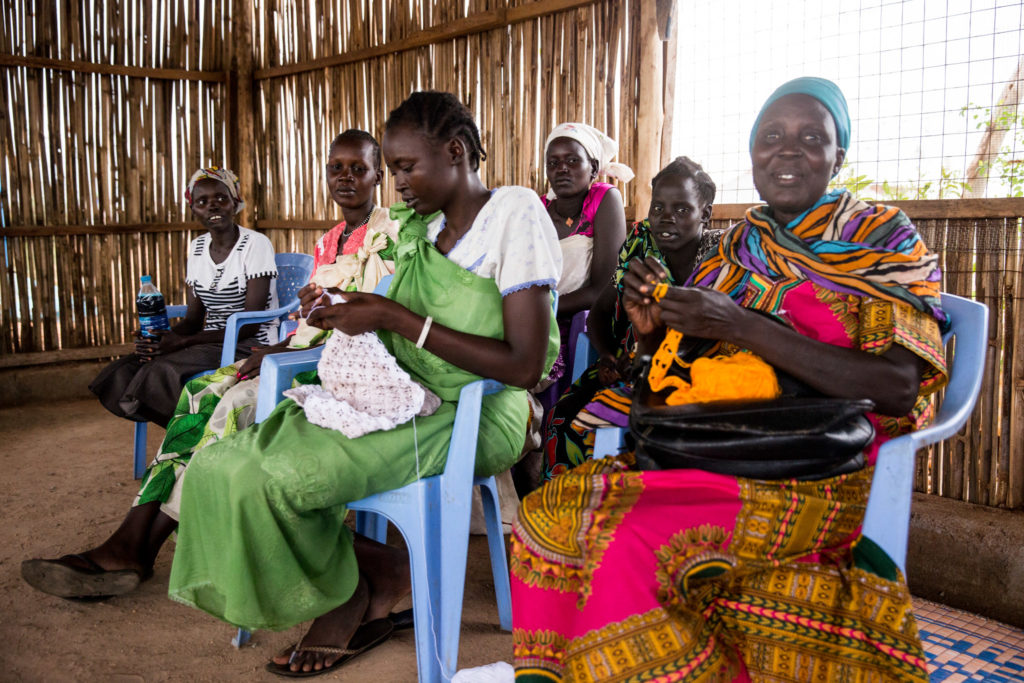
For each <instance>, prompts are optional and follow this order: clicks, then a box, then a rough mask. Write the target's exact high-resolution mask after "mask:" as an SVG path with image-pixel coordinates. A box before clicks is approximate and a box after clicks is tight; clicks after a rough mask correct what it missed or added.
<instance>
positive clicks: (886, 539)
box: [594, 293, 988, 575]
mask: <svg viewBox="0 0 1024 683" xmlns="http://www.w3.org/2000/svg"><path fill="white" fill-rule="evenodd" d="M942 308H943V309H944V310H945V311H946V313H947V314H948V315H949V318H950V321H951V323H952V325H951V327H950V330H949V332H947V333H946V334H945V335H943V338H942V340H943V342H945V343H946V344H948V343H949V340H950V338H955V339H956V345H955V347H954V351H953V355H952V358H951V359H950V360H949V384H948V385H947V386H946V390H945V395H944V396H943V398H942V404H941V405H940V406H939V410H938V414H937V415H936V417H935V420H934V421H933V422H932V424H930V425H928V426H927V427H925V428H924V429H920V430H918V431H916V432H911V433H909V434H904V435H903V436H900V437H897V438H895V439H892V440H891V441H886V442H885V443H884V444H882V446H881V448H879V449H878V459H877V461H876V463H875V473H874V475H873V476H872V478H871V494H870V495H869V496H868V505H867V510H866V511H865V513H864V525H863V528H862V531H861V533H862V535H863V536H864V537H866V538H868V539H870V540H871V541H872V542H874V543H875V544H876V545H877V546H878V547H880V548H881V549H882V550H884V551H885V554H886V555H888V556H889V558H890V559H891V560H892V561H893V563H895V564H896V566H898V567H899V568H900V571H901V572H903V574H904V575H906V573H907V568H906V564H907V536H908V535H909V533H910V500H911V495H912V494H913V491H914V455H915V453H917V450H918V449H919V448H924V447H925V446H927V445H929V444H933V443H938V442H939V441H942V440H943V439H947V438H949V437H951V436H953V435H954V434H956V433H957V432H958V431H959V430H960V428H961V427H963V426H964V424H966V423H967V418H968V417H970V416H971V411H973V410H974V404H975V402H976V401H977V399H978V392H979V391H980V390H981V379H982V373H983V371H984V369H985V347H986V344H987V340H988V306H986V305H985V304H983V303H979V302H977V301H972V300H970V299H965V298H963V297H960V296H956V295H954V294H945V293H943V295H942ZM624 436H625V430H624V429H622V428H618V427H608V428H604V429H599V430H598V431H597V435H596V438H595V440H594V457H595V458H603V457H605V456H606V455H615V454H617V453H618V452H619V450H620V449H621V448H622V439H623V437H624Z"/></svg>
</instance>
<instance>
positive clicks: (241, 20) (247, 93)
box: [225, 0, 259, 225]
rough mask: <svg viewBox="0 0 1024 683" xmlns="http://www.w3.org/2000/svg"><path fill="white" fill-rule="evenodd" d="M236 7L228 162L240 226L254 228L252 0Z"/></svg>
mask: <svg viewBox="0 0 1024 683" xmlns="http://www.w3.org/2000/svg"><path fill="white" fill-rule="evenodd" d="M236 2H237V3H238V7H237V8H236V11H235V14H234V20H233V21H234V25H233V26H232V31H231V71H232V72H233V74H234V77H233V78H232V79H231V81H232V86H233V87H231V88H227V87H225V90H226V91H227V93H228V98H229V102H230V111H231V114H232V116H233V120H230V119H229V120H230V121H231V125H229V127H228V131H229V136H230V138H229V141H228V150H229V157H228V158H229V159H230V160H231V162H230V163H231V165H232V170H234V172H235V173H237V174H238V183H239V185H241V192H242V198H243V199H244V200H245V204H246V207H245V209H243V210H242V213H240V214H239V216H238V220H239V222H240V223H241V224H242V225H255V223H256V218H257V214H256V211H255V209H256V207H257V206H258V204H259V202H258V201H257V199H256V175H255V173H254V172H253V164H254V159H253V153H252V152H253V140H254V139H255V135H254V132H253V128H254V126H253V123H254V107H255V103H254V100H253V96H252V86H253V80H252V19H251V17H252V0H236Z"/></svg>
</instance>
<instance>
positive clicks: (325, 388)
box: [284, 330, 441, 439]
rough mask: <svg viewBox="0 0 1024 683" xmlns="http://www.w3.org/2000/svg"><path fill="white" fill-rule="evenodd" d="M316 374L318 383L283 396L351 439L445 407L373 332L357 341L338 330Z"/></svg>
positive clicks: (308, 415)
mask: <svg viewBox="0 0 1024 683" xmlns="http://www.w3.org/2000/svg"><path fill="white" fill-rule="evenodd" d="M317 373H318V374H319V376H320V384H319V385H317V384H306V385H302V386H298V387H295V388H293V389H289V390H287V391H285V392H284V395H285V396H287V397H289V398H291V399H294V401H295V402H296V403H298V404H299V405H300V406H302V409H303V411H305V413H306V419H307V420H309V421H310V422H312V423H313V424H315V425H317V426H319V427H324V428H326V429H334V430H337V431H339V432H341V433H342V434H344V435H345V436H347V437H349V438H350V439H355V438H357V437H360V436H362V435H363V434H368V433H370V432H375V431H379V430H387V429H393V428H394V427H396V426H398V425H400V424H403V423H405V422H408V421H409V420H411V419H412V418H413V417H414V416H417V415H419V416H423V415H431V414H433V412H434V411H436V410H437V408H438V407H439V406H440V405H441V399H440V398H439V397H438V396H437V395H436V394H435V393H434V392H432V391H430V390H429V389H427V388H425V387H424V386H423V385H421V384H419V383H418V382H416V381H414V380H413V379H412V378H411V377H410V376H409V373H407V372H406V371H405V370H403V369H402V368H400V367H399V366H398V362H397V361H396V360H395V357H394V356H392V355H391V354H390V353H388V350H387V349H386V348H385V347H384V343H383V342H382V341H381V340H380V339H379V338H378V337H377V335H375V334H373V333H370V332H367V333H364V334H359V335H356V336H354V337H352V336H349V335H347V334H345V333H344V332H341V331H340V330H335V331H334V334H332V335H331V337H330V338H329V339H328V340H327V343H326V344H325V346H324V352H323V355H322V356H321V357H320V362H319V363H318V364H317Z"/></svg>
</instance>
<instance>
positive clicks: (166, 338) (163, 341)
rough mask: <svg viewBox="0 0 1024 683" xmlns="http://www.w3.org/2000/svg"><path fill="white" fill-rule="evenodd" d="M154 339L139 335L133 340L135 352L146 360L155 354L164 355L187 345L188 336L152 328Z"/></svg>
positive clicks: (149, 359)
mask: <svg viewBox="0 0 1024 683" xmlns="http://www.w3.org/2000/svg"><path fill="white" fill-rule="evenodd" d="M153 334H155V335H157V338H156V339H151V338H148V337H143V336H141V333H140V334H139V336H138V338H137V339H136V340H135V354H136V355H137V356H139V358H141V359H142V361H143V362H148V361H151V360H153V359H154V358H156V357H157V356H165V355H167V354H168V353H173V352H174V351H177V350H179V349H183V348H185V347H186V346H188V338H187V337H184V336H182V335H180V334H178V333H177V332H173V331H171V330H153Z"/></svg>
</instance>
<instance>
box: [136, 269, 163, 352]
mask: <svg viewBox="0 0 1024 683" xmlns="http://www.w3.org/2000/svg"><path fill="white" fill-rule="evenodd" d="M139 280H140V281H141V282H142V286H141V287H139V294H138V296H137V297H135V305H136V307H137V308H138V311H139V329H140V330H142V336H143V337H147V338H149V339H158V338H159V336H160V335H158V334H155V331H156V330H169V329H170V328H171V325H170V323H169V322H168V321H167V306H166V305H165V304H164V295H163V294H161V293H160V290H158V289H157V288H156V286H155V285H154V284H153V278H151V277H150V276H148V275H143V276H142V277H141V278H139Z"/></svg>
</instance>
